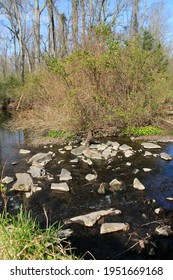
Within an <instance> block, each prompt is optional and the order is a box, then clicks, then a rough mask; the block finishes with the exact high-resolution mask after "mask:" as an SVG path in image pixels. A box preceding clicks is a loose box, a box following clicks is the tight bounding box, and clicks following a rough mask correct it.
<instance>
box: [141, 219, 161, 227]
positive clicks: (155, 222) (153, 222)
mask: <svg viewBox="0 0 173 280" xmlns="http://www.w3.org/2000/svg"><path fill="white" fill-rule="evenodd" d="M162 223H163V221H162V220H157V221H152V222H149V223H146V224H143V225H142V226H140V227H145V226H148V225H151V224H162Z"/></svg>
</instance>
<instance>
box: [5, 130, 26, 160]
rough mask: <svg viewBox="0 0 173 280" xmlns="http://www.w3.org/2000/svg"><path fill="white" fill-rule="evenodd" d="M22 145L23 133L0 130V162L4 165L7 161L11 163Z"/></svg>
mask: <svg viewBox="0 0 173 280" xmlns="http://www.w3.org/2000/svg"><path fill="white" fill-rule="evenodd" d="M22 144H24V133H23V132H19V131H15V132H10V131H8V130H6V129H4V128H0V161H1V164H4V163H5V162H6V161H7V160H9V161H11V160H10V159H12V158H13V157H14V156H15V157H16V153H17V151H18V149H19V147H20V146H21V145H22Z"/></svg>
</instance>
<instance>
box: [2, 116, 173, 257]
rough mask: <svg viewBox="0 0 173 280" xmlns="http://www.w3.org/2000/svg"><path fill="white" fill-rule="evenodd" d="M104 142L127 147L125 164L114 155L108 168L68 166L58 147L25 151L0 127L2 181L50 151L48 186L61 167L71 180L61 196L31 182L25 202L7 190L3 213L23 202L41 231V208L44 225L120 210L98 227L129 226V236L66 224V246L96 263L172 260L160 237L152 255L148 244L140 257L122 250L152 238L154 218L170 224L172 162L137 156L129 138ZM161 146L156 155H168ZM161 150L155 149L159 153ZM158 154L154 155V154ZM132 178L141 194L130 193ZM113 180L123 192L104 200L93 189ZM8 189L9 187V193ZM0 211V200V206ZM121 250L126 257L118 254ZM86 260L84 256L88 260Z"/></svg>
mask: <svg viewBox="0 0 173 280" xmlns="http://www.w3.org/2000/svg"><path fill="white" fill-rule="evenodd" d="M3 121H4V120H3ZM107 140H113V141H117V142H119V143H120V144H124V143H126V144H128V145H130V146H132V148H133V150H135V151H136V153H135V154H134V155H133V156H132V157H130V158H128V159H127V158H125V157H123V156H122V154H121V153H120V154H119V157H118V156H116V157H115V158H114V159H113V161H112V162H110V163H108V162H107V161H94V163H93V165H92V166H89V165H88V164H86V163H84V162H82V161H79V163H77V164H71V163H70V160H71V159H74V156H73V155H72V154H71V152H70V151H66V152H65V154H61V153H60V151H59V148H63V147H62V146H61V147H60V146H56V145H54V146H53V148H50V146H48V147H47V148H43V146H40V147H38V148H35V147H32V146H31V147H30V146H28V145H27V143H26V139H25V136H24V133H23V132H18V131H16V132H10V131H8V130H7V129H5V128H3V127H1V128H0V169H1V170H3V174H2V176H3V177H4V176H12V177H15V173H18V172H27V170H28V169H29V164H28V163H27V160H28V159H29V158H30V157H31V156H32V155H34V154H36V153H37V152H47V151H49V150H52V151H53V152H54V153H55V155H56V156H55V158H54V159H53V160H52V161H51V162H50V163H49V164H48V165H47V166H46V171H47V172H48V173H50V174H51V175H53V176H54V181H53V182H57V180H58V174H60V172H61V169H62V168H66V169H67V170H69V171H70V172H71V174H72V177H73V179H72V180H70V181H69V182H68V184H69V186H70V192H69V193H65V194H64V193H59V192H57V191H52V190H50V184H51V183H50V181H48V180H41V181H40V180H38V179H34V182H35V183H39V185H40V186H41V187H42V190H41V191H39V192H36V193H35V194H33V195H32V196H31V197H30V199H28V200H26V199H24V197H23V195H21V194H19V193H18V194H16V193H13V192H10V191H9V192H8V196H9V211H11V212H13V211H14V210H16V209H18V207H19V206H20V204H22V203H24V204H25V206H26V207H27V208H28V209H30V210H32V215H33V217H35V218H37V220H38V221H39V222H40V224H41V225H42V226H43V227H44V226H45V224H46V219H45V215H44V211H43V208H44V209H46V212H47V215H48V218H49V222H50V223H54V222H57V221H61V222H63V221H64V220H67V219H69V218H71V217H73V216H77V215H81V214H86V213H90V212H93V211H96V210H102V209H109V208H115V209H120V210H121V211H122V214H121V215H120V216H108V217H106V218H105V219H104V222H126V223H129V225H130V232H128V234H127V233H125V232H120V233H115V234H106V235H103V236H101V235H100V233H99V229H100V225H99V223H97V224H96V225H95V226H94V227H92V228H89V229H88V228H85V227H83V226H81V225H71V226H70V227H71V229H72V230H74V234H73V235H72V237H71V239H70V240H71V242H72V245H73V246H74V247H75V248H77V249H76V252H77V253H79V254H83V253H85V252H86V251H90V253H91V254H93V256H94V257H95V258H96V259H106V258H107V259H116V258H123V259H125V258H129V259H134V258H147V259H148V258H152V257H153V258H158V259H160V258H165V254H166V255H167V256H168V258H170V256H171V258H172V255H170V254H169V252H168V251H169V249H170V248H172V249H173V241H172V237H171V239H170V237H168V238H167V239H166V240H167V241H169V242H168V246H167V247H166V249H164V250H166V253H165V251H164V252H163V250H160V249H159V248H161V245H160V243H159V242H161V244H162V242H165V239H164V238H165V237H163V239H164V241H162V238H159V241H158V237H156V241H157V242H156V241H154V242H155V243H157V244H159V245H157V247H159V246H160V247H159V248H158V250H156V252H154V253H152V250H153V251H154V249H153V248H150V246H149V245H147V246H148V247H147V252H145V254H143V253H141V252H140V250H139V248H138V250H136V251H135V250H134V251H130V250H129V251H128V248H129V247H130V246H131V245H133V244H134V243H135V240H139V239H145V238H146V237H147V234H151V235H153V232H154V229H155V228H156V227H157V226H158V225H159V221H160V219H162V222H161V224H165V223H166V224H168V225H172V216H171V215H172V210H173V202H172V201H168V200H167V199H166V198H167V197H173V160H172V161H168V162H166V161H164V160H162V159H160V157H158V156H156V157H154V156H152V157H150V158H148V157H147V158H146V157H144V156H143V153H144V150H141V144H140V143H136V142H131V141H130V140H129V139H125V138H113V139H102V142H107ZM161 147H162V148H161V151H164V152H166V153H168V154H170V155H171V156H173V144H170V143H169V144H161ZM20 148H27V149H30V150H31V154H29V155H20V154H19V149H20ZM161 151H160V150H159V152H161ZM159 152H158V151H155V153H159ZM60 161H61V162H60ZM127 162H130V163H131V166H127V165H126V163H127ZM143 168H151V171H150V172H144V171H143ZM93 170H94V171H95V172H96V173H97V175H98V178H97V180H96V181H94V182H87V181H86V179H85V176H86V175H87V174H88V173H93ZM137 171H138V172H137ZM136 172H137V173H136ZM135 177H137V178H138V179H139V180H140V181H141V182H142V183H143V184H144V185H145V187H146V189H145V191H138V190H135V189H134V188H133V186H132V185H133V180H134V178H135ZM114 178H117V179H118V180H121V181H122V182H123V187H124V188H123V190H122V191H118V192H114V193H111V194H110V193H109V194H106V195H101V194H98V192H97V190H98V187H99V185H100V183H102V182H110V181H111V180H112V179H114ZM38 181H40V182H38ZM11 185H12V184H10V185H9V188H10V187H11ZM0 206H1V208H2V201H0ZM158 207H161V208H162V210H163V211H161V213H160V214H159V216H158V215H157V214H155V212H154V210H155V208H158ZM1 211H2V210H1ZM102 222H103V221H102ZM154 238H155V237H154ZM168 239H169V240H168ZM125 243H126V245H125ZM164 244H165V243H164ZM171 246H172V247H171ZM164 248H165V245H164ZM172 249H171V250H172ZM126 250H127V252H128V253H123V252H126ZM144 251H145V250H144ZM150 251H151V252H150ZM129 252H130V254H129ZM90 257H91V256H90V255H89V256H88V258H90Z"/></svg>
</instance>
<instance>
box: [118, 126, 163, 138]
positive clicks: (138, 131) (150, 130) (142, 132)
mask: <svg viewBox="0 0 173 280" xmlns="http://www.w3.org/2000/svg"><path fill="white" fill-rule="evenodd" d="M123 134H124V135H128V136H129V135H133V136H134V137H138V136H148V135H162V134H163V130H162V129H160V128H156V127H153V126H145V127H128V128H126V129H125V130H124V131H123Z"/></svg>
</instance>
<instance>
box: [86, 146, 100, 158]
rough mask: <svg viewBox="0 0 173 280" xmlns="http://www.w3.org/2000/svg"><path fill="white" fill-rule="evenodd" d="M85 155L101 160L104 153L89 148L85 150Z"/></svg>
mask: <svg viewBox="0 0 173 280" xmlns="http://www.w3.org/2000/svg"><path fill="white" fill-rule="evenodd" d="M83 155H84V156H85V157H87V158H91V159H99V160H101V159H102V158H103V157H102V154H101V153H99V152H98V151H95V150H93V149H90V148H87V149H85V150H84V151H83Z"/></svg>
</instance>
